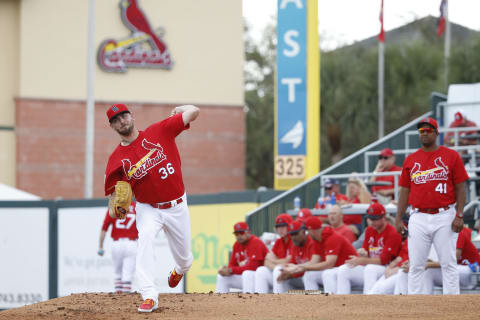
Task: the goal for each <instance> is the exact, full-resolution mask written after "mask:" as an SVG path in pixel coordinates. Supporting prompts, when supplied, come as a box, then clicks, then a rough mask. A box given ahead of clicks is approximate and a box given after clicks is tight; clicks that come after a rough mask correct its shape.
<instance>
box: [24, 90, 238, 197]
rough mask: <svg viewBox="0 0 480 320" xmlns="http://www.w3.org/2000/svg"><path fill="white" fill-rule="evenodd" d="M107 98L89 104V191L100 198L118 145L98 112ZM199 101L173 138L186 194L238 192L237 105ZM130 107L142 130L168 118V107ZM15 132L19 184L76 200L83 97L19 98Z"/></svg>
mask: <svg viewBox="0 0 480 320" xmlns="http://www.w3.org/2000/svg"><path fill="white" fill-rule="evenodd" d="M115 102H116V101H115ZM112 103H113V102H112ZM110 104H111V103H110V102H108V103H96V105H95V156H94V178H93V181H94V187H93V189H94V191H93V194H94V197H103V177H104V172H105V167H106V163H107V159H108V156H109V155H110V153H111V152H112V151H113V150H114V148H115V147H116V145H117V144H118V143H119V136H118V134H117V133H116V132H114V131H113V130H112V129H111V128H110V127H109V125H108V120H107V118H106V115H105V111H106V110H107V108H108V107H109V106H110ZM198 106H199V107H200V109H201V113H200V116H199V117H198V118H197V120H195V122H194V123H192V127H191V129H190V130H188V131H186V132H184V133H182V134H181V135H180V136H179V137H177V145H178V147H179V151H180V155H181V157H182V171H183V177H184V182H185V186H186V189H187V192H188V193H189V194H203V193H215V192H224V191H239V190H244V189H245V114H244V112H243V109H242V108H241V107H231V106H208V105H198ZM129 107H130V108H131V110H132V113H133V115H134V118H135V124H136V126H137V128H139V129H140V130H141V129H144V128H146V127H147V126H148V125H150V124H152V123H154V122H156V121H159V120H161V119H163V118H165V117H167V116H168V115H169V113H170V111H171V109H172V108H173V107H175V105H173V104H171V105H166V104H163V105H159V104H136V103H130V104H129ZM16 138H17V187H18V188H20V189H22V190H25V191H27V192H31V193H33V194H36V195H39V196H41V197H42V198H44V199H53V198H57V197H62V198H64V199H79V198H83V194H84V192H83V189H84V163H85V102H83V101H62V100H60V101H59V100H45V99H23V98H18V99H17V100H16Z"/></svg>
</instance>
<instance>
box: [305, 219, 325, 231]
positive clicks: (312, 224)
mask: <svg viewBox="0 0 480 320" xmlns="http://www.w3.org/2000/svg"><path fill="white" fill-rule="evenodd" d="M305 227H307V229H314V230H315V229H320V228H321V227H322V220H320V219H319V218H317V217H314V216H311V217H308V219H307V220H305Z"/></svg>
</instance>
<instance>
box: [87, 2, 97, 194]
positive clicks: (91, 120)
mask: <svg viewBox="0 0 480 320" xmlns="http://www.w3.org/2000/svg"><path fill="white" fill-rule="evenodd" d="M94 37H95V0H90V1H89V10H88V57H87V63H88V65H87V105H86V108H85V109H86V110H85V185H84V197H85V198H92V196H93V153H94V128H95V117H94V113H95V100H94V96H93V88H94V79H95V48H94Z"/></svg>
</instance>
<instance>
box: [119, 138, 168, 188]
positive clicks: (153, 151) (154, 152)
mask: <svg viewBox="0 0 480 320" xmlns="http://www.w3.org/2000/svg"><path fill="white" fill-rule="evenodd" d="M142 147H143V148H145V149H146V150H149V151H148V153H147V154H146V155H145V156H143V158H142V159H140V160H139V161H138V162H137V163H136V164H135V165H133V166H132V163H131V161H130V159H122V165H123V172H124V173H125V176H126V177H127V178H128V180H130V179H132V178H134V179H141V178H143V177H144V176H146V175H147V173H148V171H149V170H150V169H152V168H153V167H155V166H157V165H158V164H159V163H161V162H162V161H163V160H165V159H167V156H166V155H165V154H164V153H163V148H162V146H161V145H160V144H154V143H152V142H150V141H148V140H147V139H143V141H142Z"/></svg>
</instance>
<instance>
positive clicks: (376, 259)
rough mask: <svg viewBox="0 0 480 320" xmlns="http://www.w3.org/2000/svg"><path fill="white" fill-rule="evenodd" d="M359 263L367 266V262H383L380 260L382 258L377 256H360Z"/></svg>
mask: <svg viewBox="0 0 480 320" xmlns="http://www.w3.org/2000/svg"><path fill="white" fill-rule="evenodd" d="M358 262H359V263H358V264H359V265H362V266H365V265H367V264H379V265H381V264H382V262H381V261H380V258H378V257H375V258H367V257H358Z"/></svg>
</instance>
